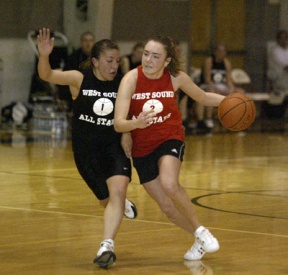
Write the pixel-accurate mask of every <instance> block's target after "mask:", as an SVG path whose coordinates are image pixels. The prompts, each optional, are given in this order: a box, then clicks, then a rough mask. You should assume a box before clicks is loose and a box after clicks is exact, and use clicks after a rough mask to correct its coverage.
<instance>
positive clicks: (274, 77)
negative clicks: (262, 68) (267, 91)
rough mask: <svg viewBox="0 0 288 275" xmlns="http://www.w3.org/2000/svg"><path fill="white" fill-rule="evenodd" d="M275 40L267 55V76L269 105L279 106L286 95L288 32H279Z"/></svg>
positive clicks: (287, 84)
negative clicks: (270, 88) (269, 91)
mask: <svg viewBox="0 0 288 275" xmlns="http://www.w3.org/2000/svg"><path fill="white" fill-rule="evenodd" d="M276 40H277V44H276V45H275V46H274V47H273V48H272V49H271V50H270V52H269V54H268V72H267V75H268V78H269V80H270V82H271V86H272V93H271V95H270V101H269V103H270V104H272V105H281V104H282V103H283V101H284V99H285V97H286V96H287V95H288V31H286V30H279V31H278V32H277V35H276Z"/></svg>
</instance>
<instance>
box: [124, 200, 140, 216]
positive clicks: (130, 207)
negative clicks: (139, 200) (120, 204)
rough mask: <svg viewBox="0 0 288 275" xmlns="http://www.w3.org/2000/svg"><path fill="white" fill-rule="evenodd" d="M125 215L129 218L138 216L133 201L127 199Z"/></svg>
mask: <svg viewBox="0 0 288 275" xmlns="http://www.w3.org/2000/svg"><path fill="white" fill-rule="evenodd" d="M124 215H125V216H126V217H127V218H128V219H135V218H136V217H137V208H136V206H135V204H134V203H133V202H132V201H129V200H127V199H126V201H125V212H124Z"/></svg>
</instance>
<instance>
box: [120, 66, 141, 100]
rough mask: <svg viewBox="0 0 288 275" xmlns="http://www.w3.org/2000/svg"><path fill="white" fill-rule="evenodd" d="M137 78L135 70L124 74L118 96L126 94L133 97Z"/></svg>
mask: <svg viewBox="0 0 288 275" xmlns="http://www.w3.org/2000/svg"><path fill="white" fill-rule="evenodd" d="M137 78H138V70H137V68H136V69H133V70H131V71H129V72H128V73H127V74H125V75H124V77H123V78H122V80H121V83H120V87H119V90H118V94H119V93H127V94H129V95H133V94H134V92H135V89H136V83H137Z"/></svg>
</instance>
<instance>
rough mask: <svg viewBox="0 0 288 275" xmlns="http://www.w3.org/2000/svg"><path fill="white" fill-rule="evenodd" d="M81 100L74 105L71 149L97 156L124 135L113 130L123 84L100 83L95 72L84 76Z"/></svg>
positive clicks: (114, 81) (115, 82) (85, 72)
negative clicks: (101, 150) (100, 150)
mask: <svg viewBox="0 0 288 275" xmlns="http://www.w3.org/2000/svg"><path fill="white" fill-rule="evenodd" d="M83 74H84V78H83V82H82V84H81V88H80V92H79V95H78V97H77V98H76V99H75V100H74V102H73V119H72V146H73V151H74V152H78V153H81V152H91V153H93V152H95V150H96V151H97V148H98V150H99V146H101V147H100V148H102V149H103V147H104V146H107V145H109V144H111V143H114V142H119V143H120V138H121V134H120V133H116V132H115V130H114V108H115V107H114V106H115V100H116V96H117V92H118V87H119V84H120V81H121V77H120V76H118V75H117V76H116V77H115V78H114V80H113V81H101V80H99V79H97V78H96V77H95V75H94V74H93V70H92V69H89V70H87V71H84V72H83Z"/></svg>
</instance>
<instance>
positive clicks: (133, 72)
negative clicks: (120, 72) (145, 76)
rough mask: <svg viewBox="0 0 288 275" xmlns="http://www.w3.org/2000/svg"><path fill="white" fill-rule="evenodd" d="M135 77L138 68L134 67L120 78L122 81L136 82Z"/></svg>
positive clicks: (136, 76)
mask: <svg viewBox="0 0 288 275" xmlns="http://www.w3.org/2000/svg"><path fill="white" fill-rule="evenodd" d="M137 78H138V70H137V68H136V69H133V70H131V71H129V72H128V73H127V74H125V75H124V77H123V79H122V82H124V83H133V82H135V83H136V81H137Z"/></svg>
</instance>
